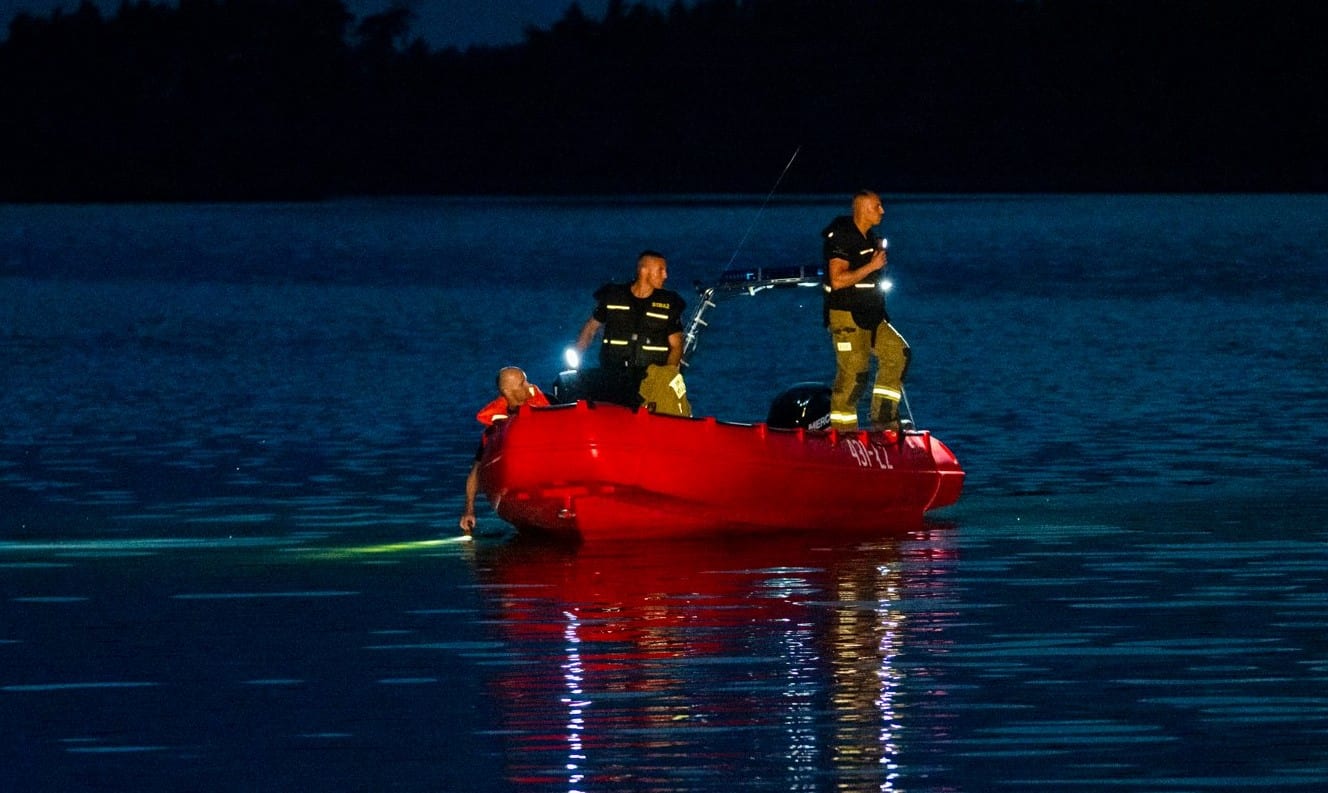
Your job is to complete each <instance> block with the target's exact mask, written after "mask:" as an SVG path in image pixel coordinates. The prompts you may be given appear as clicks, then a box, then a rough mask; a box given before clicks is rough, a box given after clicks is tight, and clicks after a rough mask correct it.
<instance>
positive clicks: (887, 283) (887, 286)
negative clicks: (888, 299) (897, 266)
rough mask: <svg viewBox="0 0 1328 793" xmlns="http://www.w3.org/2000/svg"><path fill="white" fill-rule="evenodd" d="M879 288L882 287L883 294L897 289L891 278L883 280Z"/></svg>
mask: <svg viewBox="0 0 1328 793" xmlns="http://www.w3.org/2000/svg"><path fill="white" fill-rule="evenodd" d="M878 286H880V287H881V291H882V292H889V291H890V290H891V289H894V288H895V285H894V282H893V281H891V280H890V279H889V278H882V279H881V283H880V284H878Z"/></svg>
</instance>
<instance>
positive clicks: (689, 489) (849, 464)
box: [479, 401, 964, 539]
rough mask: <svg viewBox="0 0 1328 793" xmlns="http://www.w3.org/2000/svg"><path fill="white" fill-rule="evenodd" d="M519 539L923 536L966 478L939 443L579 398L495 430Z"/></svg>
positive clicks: (485, 465) (498, 467)
mask: <svg viewBox="0 0 1328 793" xmlns="http://www.w3.org/2000/svg"><path fill="white" fill-rule="evenodd" d="M479 481H480V486H481V488H482V489H483V491H484V492H485V494H486V495H487V496H488V497H489V500H490V501H491V502H492V504H493V506H494V509H495V510H496V511H497V512H498V515H499V516H500V517H501V518H502V519H503V520H505V521H507V522H508V523H511V524H512V525H514V526H516V527H517V528H518V529H524V530H539V531H544V532H553V533H559V534H579V535H580V536H581V537H582V538H583V539H593V538H610V537H612V538H646V537H651V538H659V537H670V536H684V535H696V534H698V533H707V532H716V531H722V532H725V533H758V532H771V531H781V530H805V529H816V530H825V531H834V532H840V533H847V532H856V533H871V534H878V535H879V534H882V533H891V532H898V531H902V530H907V529H910V528H915V527H917V526H918V525H919V524H920V523H921V522H922V516H923V513H924V512H926V511H928V510H931V509H935V508H937V507H944V506H947V505H949V504H953V503H954V502H955V501H956V500H958V498H959V492H960V489H961V488H962V486H963V481H964V472H963V471H962V470H961V469H960V467H959V463H958V461H957V460H956V459H955V456H954V454H952V453H951V451H950V450H949V448H947V447H946V446H945V444H943V443H941V442H940V441H939V440H937V439H936V438H933V437H932V435H931V433H929V432H925V431H912V430H906V431H905V432H903V433H902V434H898V433H895V432H888V431H887V432H866V431H859V432H852V433H839V432H836V431H834V430H824V431H809V430H806V429H800V428H799V429H777V428H773V427H770V426H769V425H768V424H766V423H759V424H734V423H726V422H722V421H716V420H715V419H713V418H705V419H690V418H677V417H673V416H661V415H655V414H653V413H649V412H647V411H645V410H644V409H635V410H633V409H630V408H626V407H622V406H619V405H613V404H608V403H593V402H586V401H579V402H576V403H575V404H569V405H555V406H552V407H545V408H530V409H527V410H523V411H521V412H520V413H518V414H517V415H516V416H514V417H513V418H511V419H509V420H507V421H505V422H499V424H498V425H497V426H496V427H495V428H494V430H493V432H492V435H491V436H490V438H489V440H488V442H487V444H486V446H485V449H484V453H483V456H482V458H481V460H480V469H479Z"/></svg>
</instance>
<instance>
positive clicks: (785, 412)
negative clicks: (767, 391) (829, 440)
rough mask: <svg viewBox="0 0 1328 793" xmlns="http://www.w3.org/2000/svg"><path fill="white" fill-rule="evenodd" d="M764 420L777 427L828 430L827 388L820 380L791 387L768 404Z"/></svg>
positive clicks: (828, 388) (828, 407)
mask: <svg viewBox="0 0 1328 793" xmlns="http://www.w3.org/2000/svg"><path fill="white" fill-rule="evenodd" d="M765 423H766V424H768V425H769V426H771V427H776V428H779V429H790V430H791V429H796V428H798V427H801V428H803V429H808V430H824V429H829V428H830V387H829V386H826V385H823V384H821V383H798V384H796V385H794V386H792V387H791V388H789V389H787V390H785V391H784V392H783V393H781V394H780V395H779V396H777V397H775V400H774V401H773V402H771V403H770V414H769V415H768V416H767V417H766V420H765Z"/></svg>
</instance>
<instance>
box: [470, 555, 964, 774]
mask: <svg viewBox="0 0 1328 793" xmlns="http://www.w3.org/2000/svg"><path fill="white" fill-rule="evenodd" d="M947 537H948V531H946V530H943V529H940V530H928V531H923V532H919V533H917V534H914V535H910V536H909V537H905V538H899V539H893V540H889V541H882V542H879V543H870V544H862V543H858V544H853V545H837V544H834V543H835V542H837V541H832V540H820V539H818V538H815V537H806V536H802V535H798V536H790V537H782V538H777V539H769V538H767V539H762V540H759V541H754V540H750V539H749V540H744V541H742V542H740V543H733V542H719V541H715V542H708V543H702V542H695V543H693V542H666V543H636V544H627V543H623V544H607V545H595V546H586V547H582V548H577V547H572V546H567V545H556V544H555V545H550V544H541V543H535V542H529V541H516V542H513V543H510V544H508V545H505V546H501V547H498V548H491V549H480V550H479V552H478V553H477V555H476V563H477V566H478V575H479V579H480V581H481V582H482V583H483V585H485V586H486V587H487V588H488V589H489V590H490V593H491V596H490V602H491V604H492V607H493V610H494V612H495V614H496V617H497V620H496V624H497V626H498V628H499V630H500V631H501V632H502V635H503V637H504V638H505V639H506V640H507V641H508V642H509V644H510V652H511V659H510V661H508V662H506V663H505V664H504V665H503V666H502V668H501V671H500V673H499V674H497V675H496V676H495V678H494V680H495V685H494V694H495V696H496V697H497V699H498V701H499V704H500V709H501V711H502V716H503V719H504V722H505V728H506V732H507V733H508V749H509V752H508V759H509V768H508V778H509V780H511V781H513V782H516V783H519V784H521V785H536V786H543V787H546V788H549V787H556V788H558V789H566V790H568V791H577V790H581V789H583V787H587V786H604V785H615V784H616V785H625V784H630V785H631V787H632V789H636V790H674V791H676V790H716V789H727V788H728V787H731V785H732V783H733V781H734V780H735V775H739V774H746V775H751V774H761V775H762V776H763V778H766V779H770V780H772V781H773V780H779V781H778V783H777V784H776V785H775V788H778V789H808V790H811V789H822V785H823V783H824V778H825V777H826V776H827V775H829V776H830V777H831V778H835V779H836V780H837V782H836V783H835V785H834V787H835V789H837V790H868V789H870V790H889V789H892V788H893V787H894V784H895V782H894V780H895V778H896V776H897V773H898V771H897V769H896V768H895V758H896V756H897V754H898V745H897V738H898V733H899V731H900V729H901V723H900V721H901V716H900V714H899V713H898V712H897V707H896V705H897V703H896V699H897V697H898V691H899V688H900V686H901V684H902V683H903V682H904V673H903V672H901V670H900V669H898V668H897V665H896V658H897V656H898V655H899V654H900V652H901V651H902V650H904V649H905V643H906V642H907V641H908V637H909V635H910V634H909V631H908V627H909V626H908V625H907V624H906V623H908V622H917V623H919V627H920V628H923V629H924V630H926V631H929V632H933V633H934V632H935V631H936V627H935V625H934V624H932V625H930V626H928V625H927V623H928V622H929V621H930V619H929V617H928V614H927V613H926V612H927V609H925V608H923V609H921V610H919V609H917V608H916V607H910V608H908V609H905V608H904V607H903V604H904V602H905V601H906V600H910V599H912V600H915V601H916V600H918V599H920V598H921V599H928V598H931V599H939V596H940V592H941V590H942V588H943V576H942V575H941V574H942V572H943V571H944V569H945V567H946V564H945V563H946V561H947V560H948V559H949V558H950V557H951V556H952V550H951V549H950V547H949V543H948V539H947ZM906 615H907V616H906ZM941 640H942V639H941V637H940V636H933V637H932V638H929V639H927V641H929V642H931V641H941ZM910 674H917V671H916V670H911V671H910ZM771 775H774V776H771Z"/></svg>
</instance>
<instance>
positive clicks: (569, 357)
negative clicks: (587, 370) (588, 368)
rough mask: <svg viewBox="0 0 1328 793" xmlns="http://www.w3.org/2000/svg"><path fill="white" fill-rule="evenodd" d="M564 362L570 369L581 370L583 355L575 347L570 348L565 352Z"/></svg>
mask: <svg viewBox="0 0 1328 793" xmlns="http://www.w3.org/2000/svg"><path fill="white" fill-rule="evenodd" d="M563 361H565V362H566V363H567V368H568V369H580V368H581V353H579V352H577V351H576V348H575V347H568V348H567V349H566V350H564V351H563Z"/></svg>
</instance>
